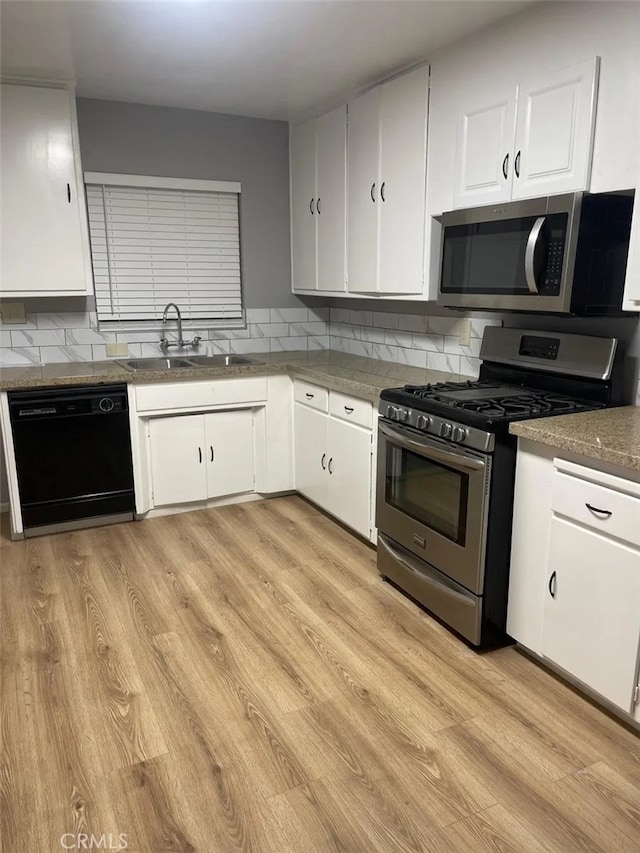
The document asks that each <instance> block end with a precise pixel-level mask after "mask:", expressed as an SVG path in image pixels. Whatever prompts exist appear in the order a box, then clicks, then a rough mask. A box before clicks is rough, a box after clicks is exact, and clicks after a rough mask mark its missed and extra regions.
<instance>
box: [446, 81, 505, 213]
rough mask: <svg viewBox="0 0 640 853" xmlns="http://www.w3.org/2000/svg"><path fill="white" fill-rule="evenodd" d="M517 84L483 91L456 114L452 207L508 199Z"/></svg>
mask: <svg viewBox="0 0 640 853" xmlns="http://www.w3.org/2000/svg"><path fill="white" fill-rule="evenodd" d="M515 116H516V87H515V86H508V87H506V88H504V89H500V90H496V91H494V92H486V93H484V94H483V96H482V98H480V99H476V100H475V101H473V102H472V103H470V104H467V105H465V107H464V108H463V109H462V111H461V113H460V115H459V117H458V128H457V140H456V161H455V176H454V181H455V183H454V190H453V204H454V207H473V206H475V205H482V204H491V203H492V202H501V201H508V200H509V199H510V198H511V181H512V178H513V156H514V155H513V138H514V133H515Z"/></svg>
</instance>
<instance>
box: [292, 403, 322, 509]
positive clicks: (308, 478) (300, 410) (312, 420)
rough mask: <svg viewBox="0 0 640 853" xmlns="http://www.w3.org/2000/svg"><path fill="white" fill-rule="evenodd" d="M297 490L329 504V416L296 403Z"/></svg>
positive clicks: (314, 499) (310, 498)
mask: <svg viewBox="0 0 640 853" xmlns="http://www.w3.org/2000/svg"><path fill="white" fill-rule="evenodd" d="M294 410H295V411H294V444H295V482H296V491H298V492H300V494H302V495H304V496H305V497H307V498H309V500H311V501H313V502H314V503H317V504H319V505H320V506H322V507H327V501H328V487H329V484H328V477H327V461H328V459H329V454H328V452H327V422H328V420H329V418H328V416H327V415H325V414H324V413H322V412H316V411H314V410H313V409H309V408H307V407H306V406H301V405H300V404H298V403H296V404H295V406H294Z"/></svg>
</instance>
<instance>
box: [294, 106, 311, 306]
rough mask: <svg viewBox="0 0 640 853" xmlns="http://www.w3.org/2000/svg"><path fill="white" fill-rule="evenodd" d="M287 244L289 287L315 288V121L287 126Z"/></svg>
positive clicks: (297, 288) (298, 288)
mask: <svg viewBox="0 0 640 853" xmlns="http://www.w3.org/2000/svg"><path fill="white" fill-rule="evenodd" d="M290 143H291V246H292V266H293V289H294V290H315V288H316V285H317V281H316V121H315V119H313V120H311V121H308V122H305V123H304V124H299V125H296V126H295V127H292V128H291V137H290Z"/></svg>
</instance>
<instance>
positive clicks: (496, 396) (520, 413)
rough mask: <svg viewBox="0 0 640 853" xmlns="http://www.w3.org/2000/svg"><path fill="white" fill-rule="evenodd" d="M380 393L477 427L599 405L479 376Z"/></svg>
mask: <svg viewBox="0 0 640 853" xmlns="http://www.w3.org/2000/svg"><path fill="white" fill-rule="evenodd" d="M380 396H381V399H382V400H386V401H389V402H392V403H396V404H400V405H402V406H406V407H407V408H409V409H413V410H418V411H420V412H427V413H429V414H436V415H440V416H442V417H447V418H450V419H451V420H452V421H456V422H459V423H463V424H469V425H470V426H476V427H479V428H481V429H491V428H495V427H497V426H499V425H500V424H508V423H511V422H512V421H516V420H524V419H528V418H539V417H548V416H551V415H560V414H569V413H571V412H586V411H591V410H593V409H598V408H601V407H602V405H603V404H602V403H598V402H594V401H591V400H582V399H579V398H576V397H572V396H569V395H566V394H559V393H553V392H549V391H547V390H543V389H540V388H535V387H527V386H514V385H509V384H506V383H501V382H499V381H498V382H495V381H487V380H482V379H480V380H477V381H467V382H438V383H436V384H434V385H419V386H418V385H405V386H404V387H403V388H390V389H387V390H385V391H383V392H382V394H381V395H380Z"/></svg>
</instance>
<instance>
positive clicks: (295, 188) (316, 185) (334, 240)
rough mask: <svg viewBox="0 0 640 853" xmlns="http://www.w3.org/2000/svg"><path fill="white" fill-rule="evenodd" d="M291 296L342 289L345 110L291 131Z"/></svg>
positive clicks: (344, 232)
mask: <svg viewBox="0 0 640 853" xmlns="http://www.w3.org/2000/svg"><path fill="white" fill-rule="evenodd" d="M290 149H291V245H292V267H293V290H294V292H298V291H300V292H307V291H323V292H326V291H334V292H335V291H344V290H345V288H346V199H347V196H346V193H347V108H346V106H344V107H340V108H338V109H336V110H333V112H330V113H327V114H326V115H323V116H320V118H318V119H312V120H311V121H308V122H305V123H304V124H301V125H296V126H294V127H292V128H291V134H290Z"/></svg>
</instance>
